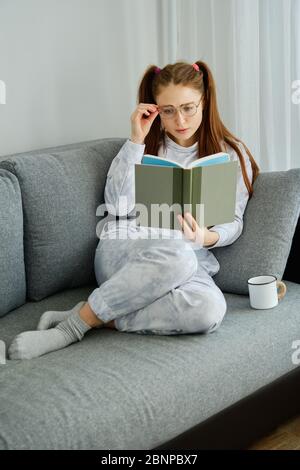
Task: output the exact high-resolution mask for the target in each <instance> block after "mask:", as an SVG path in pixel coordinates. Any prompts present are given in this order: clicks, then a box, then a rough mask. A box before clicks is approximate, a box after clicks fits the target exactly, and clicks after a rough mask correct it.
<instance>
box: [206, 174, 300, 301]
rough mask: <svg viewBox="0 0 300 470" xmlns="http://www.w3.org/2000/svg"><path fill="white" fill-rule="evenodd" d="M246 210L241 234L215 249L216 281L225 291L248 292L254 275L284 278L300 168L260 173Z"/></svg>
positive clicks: (299, 196)
mask: <svg viewBox="0 0 300 470" xmlns="http://www.w3.org/2000/svg"><path fill="white" fill-rule="evenodd" d="M253 190H254V192H253V196H252V198H251V199H250V200H249V201H248V204H247V207H246V209H245V212H244V227H243V232H242V234H241V236H240V237H239V238H238V239H237V240H236V241H235V242H234V243H233V244H232V245H228V246H224V247H218V248H212V249H211V251H212V252H213V253H214V255H215V256H216V258H217V260H218V261H219V264H220V271H219V272H218V273H217V274H216V275H215V277H214V280H215V282H216V284H217V285H218V287H220V289H221V290H222V291H223V292H230V293H234V294H246V295H247V294H248V284H247V280H248V279H249V278H250V277H254V276H259V275H264V274H272V275H274V276H276V277H277V278H278V279H282V276H283V274H284V270H285V267H286V264H287V260H288V257H289V253H290V251H291V245H292V240H293V236H294V233H295V228H296V225H297V221H298V218H299V210H300V168H295V169H291V170H287V171H274V172H264V173H260V174H259V175H258V177H257V179H256V181H255V182H254V185H253Z"/></svg>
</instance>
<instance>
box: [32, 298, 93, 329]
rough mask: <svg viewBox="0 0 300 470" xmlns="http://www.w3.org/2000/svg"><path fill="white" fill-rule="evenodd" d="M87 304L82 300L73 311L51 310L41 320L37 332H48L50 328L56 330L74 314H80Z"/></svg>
mask: <svg viewBox="0 0 300 470" xmlns="http://www.w3.org/2000/svg"><path fill="white" fill-rule="evenodd" d="M85 303H86V302H85V301H84V300H82V301H81V302H79V303H78V304H76V305H75V307H73V308H72V309H71V310H64V311H62V312H58V311H53V310H49V311H47V312H45V313H43V315H42V316H41V318H40V321H39V323H38V326H37V328H36V329H37V330H48V329H49V328H54V327H55V326H56V325H58V324H59V323H60V322H62V321H63V320H66V319H67V318H69V317H70V316H71V315H72V314H73V313H75V312H79V311H80V310H81V308H82V307H83V306H84V304H85Z"/></svg>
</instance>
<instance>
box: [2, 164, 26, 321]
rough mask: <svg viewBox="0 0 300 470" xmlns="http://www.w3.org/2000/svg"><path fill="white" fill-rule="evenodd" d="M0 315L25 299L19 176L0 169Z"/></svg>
mask: <svg viewBox="0 0 300 470" xmlns="http://www.w3.org/2000/svg"><path fill="white" fill-rule="evenodd" d="M0 214H1V217H0V300H1V301H0V317H1V316H3V315H5V314H6V313H8V312H9V311H10V310H13V309H15V308H17V307H19V306H20V305H23V304H24V303H25V302H26V278H25V265H24V247H23V212H22V199H21V191H20V186H19V183H18V179H17V178H16V176H15V175H13V174H11V173H10V172H8V171H6V170H2V169H0Z"/></svg>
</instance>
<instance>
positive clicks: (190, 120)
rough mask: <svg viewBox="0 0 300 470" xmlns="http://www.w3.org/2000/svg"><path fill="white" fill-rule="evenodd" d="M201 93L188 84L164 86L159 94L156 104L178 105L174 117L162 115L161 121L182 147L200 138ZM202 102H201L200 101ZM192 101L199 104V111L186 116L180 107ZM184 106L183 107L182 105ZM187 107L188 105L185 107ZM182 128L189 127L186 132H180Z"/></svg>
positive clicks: (170, 135) (188, 145) (171, 136)
mask: <svg viewBox="0 0 300 470" xmlns="http://www.w3.org/2000/svg"><path fill="white" fill-rule="evenodd" d="M200 98H201V94H200V93H199V92H198V91H197V90H195V89H193V88H189V87H187V86H182V85H174V84H171V85H168V86H167V87H165V88H163V89H162V90H161V92H160V94H159V95H158V96H157V99H156V104H157V105H158V106H160V107H162V106H174V107H177V110H176V112H175V115H174V116H173V117H162V116H160V118H161V123H162V126H163V128H164V129H165V132H166V133H167V134H168V136H169V137H170V138H171V139H172V140H174V141H175V142H176V143H177V144H179V145H181V146H182V147H190V146H191V145H193V144H194V143H195V142H197V140H198V133H197V131H198V129H199V127H200V124H201V122H202V109H203V107H202V105H203V103H202V100H201V101H200ZM199 102H200V103H199ZM190 103H195V104H196V105H198V104H199V106H198V107H197V111H196V113H195V114H194V115H193V116H184V115H183V114H182V112H181V109H179V106H181V105H183V104H184V105H187V104H190ZM182 108H183V107H182ZM185 109H187V107H186V108H185ZM180 129H187V130H186V131H185V132H179V130H180Z"/></svg>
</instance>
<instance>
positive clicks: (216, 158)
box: [142, 152, 230, 168]
mask: <svg viewBox="0 0 300 470" xmlns="http://www.w3.org/2000/svg"><path fill="white" fill-rule="evenodd" d="M229 161H230V157H229V155H228V153H224V152H219V153H214V154H213V155H208V157H202V158H198V159H197V160H194V161H193V162H192V163H190V164H189V165H187V166H184V165H181V164H180V163H178V162H175V161H173V160H170V159H168V158H163V157H156V156H155V155H148V154H147V155H144V156H143V158H142V164H143V165H161V166H171V167H178V168H194V167H195V166H207V165H216V164H217V163H225V162H229Z"/></svg>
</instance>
